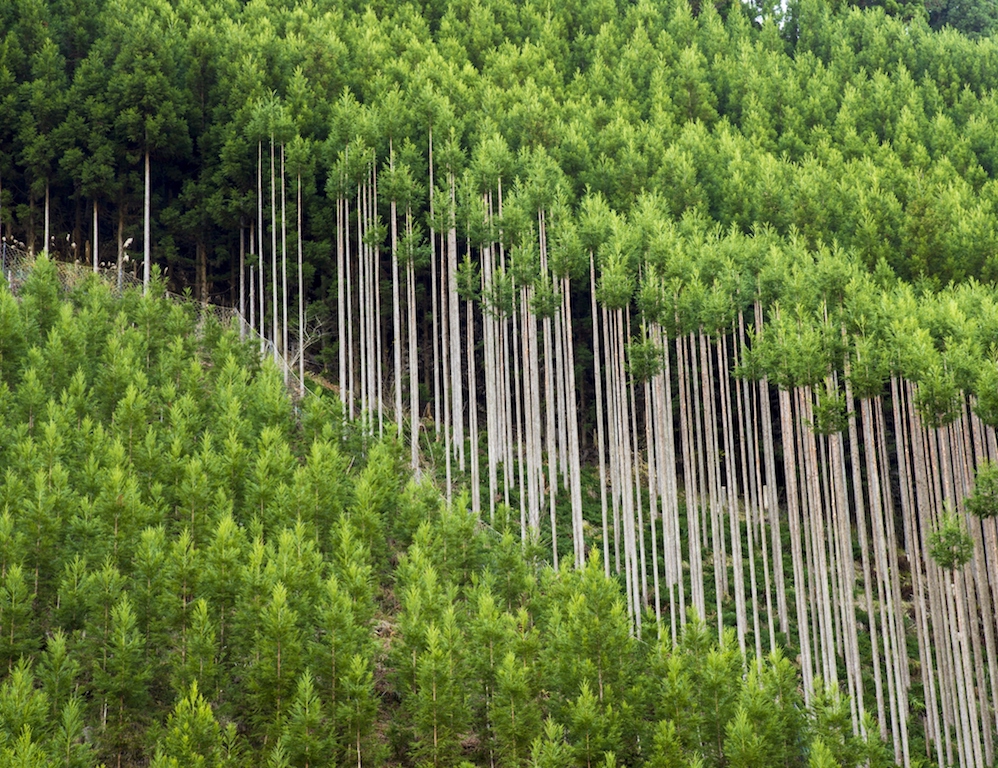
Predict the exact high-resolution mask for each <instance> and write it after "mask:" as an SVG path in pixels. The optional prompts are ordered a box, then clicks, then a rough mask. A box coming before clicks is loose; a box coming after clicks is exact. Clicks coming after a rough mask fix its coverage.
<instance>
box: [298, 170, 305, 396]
mask: <svg viewBox="0 0 998 768" xmlns="http://www.w3.org/2000/svg"><path fill="white" fill-rule="evenodd" d="M297 213H298V382H299V384H300V385H301V388H302V394H303V395H304V394H305V276H304V274H303V266H304V253H303V251H304V243H303V242H302V194H301V171H299V172H298V211H297Z"/></svg>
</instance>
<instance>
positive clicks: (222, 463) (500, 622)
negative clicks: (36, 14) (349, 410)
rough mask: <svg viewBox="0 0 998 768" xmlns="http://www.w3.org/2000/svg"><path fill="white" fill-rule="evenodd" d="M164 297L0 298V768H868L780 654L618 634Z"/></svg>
mask: <svg viewBox="0 0 998 768" xmlns="http://www.w3.org/2000/svg"><path fill="white" fill-rule="evenodd" d="M160 292H161V288H160V286H159V284H158V283H154V284H153V290H152V294H153V295H151V296H149V297H147V298H141V297H140V295H139V292H138V289H131V290H129V291H126V292H125V293H124V294H123V295H121V296H120V297H115V296H114V295H113V294H112V292H111V291H110V290H109V289H108V287H107V285H106V284H104V283H103V282H101V281H99V280H97V279H96V278H91V279H90V280H83V281H81V282H79V284H78V285H77V286H76V287H75V288H73V289H72V290H71V291H69V293H68V294H65V295H64V293H63V288H62V286H61V285H60V282H59V281H58V279H57V275H56V271H55V268H54V265H53V264H52V263H51V262H49V261H41V262H39V265H38V266H37V267H36V268H35V269H34V271H33V272H32V273H31V274H30V275H29V276H28V278H27V280H26V282H25V283H24V284H23V286H22V287H21V288H20V291H19V300H15V299H14V298H13V297H12V296H11V294H10V293H9V292H7V290H6V289H5V288H3V287H0V329H2V331H3V333H2V334H0V366H2V368H0V370H2V373H3V381H2V383H0V395H2V396H0V409H2V410H0V412H2V414H3V420H2V426H0V430H2V431H0V461H2V463H3V466H4V474H3V480H2V483H0V510H2V513H0V665H2V668H3V674H2V683H0V765H4V766H7V765H10V766H22V767H28V766H39V767H40V766H53V765H64V766H67V767H68V766H91V765H96V764H97V763H98V762H99V761H103V762H104V763H105V764H106V765H145V764H150V765H153V766H161V767H164V768H165V767H166V766H184V767H187V766H242V765H272V766H308V765H317V766H330V765H352V764H356V765H357V766H358V767H360V766H364V765H371V766H376V765H383V764H385V763H392V764H401V765H434V766H444V765H456V764H457V763H458V762H459V761H462V760H463V761H471V762H473V763H474V764H476V765H509V766H513V765H523V764H526V763H527V762H529V763H530V764H531V765H538V766H569V765H575V766H581V765H585V766H596V765H599V766H612V765H652V766H662V767H663V768H665V767H666V766H677V765H685V764H687V762H689V764H691V765H704V766H717V765H742V766H752V765H786V766H792V765H805V764H807V765H811V766H832V765H848V766H857V765H861V764H864V763H865V761H866V760H868V759H869V760H872V763H871V764H872V765H882V764H885V762H886V756H885V755H886V752H885V750H884V749H883V748H882V747H880V746H879V745H878V744H877V743H876V740H875V739H874V740H873V741H872V742H871V743H869V744H867V743H865V742H864V741H863V740H861V739H858V738H855V737H854V736H853V735H852V729H851V725H850V719H849V705H848V703H847V702H846V701H845V699H843V698H842V697H840V695H839V693H838V692H837V690H836V689H834V688H833V687H825V686H817V690H816V693H815V696H814V697H813V699H812V701H811V703H810V705H809V706H808V707H806V708H805V704H804V701H803V698H802V694H801V692H800V680H799V677H798V672H797V670H796V669H795V667H794V665H793V664H792V663H791V662H790V661H789V660H787V659H786V658H785V656H783V655H782V654H781V652H780V651H775V652H773V653H772V654H770V655H769V656H768V657H766V658H764V659H763V658H760V659H758V660H751V661H750V660H749V659H747V658H746V657H745V656H744V655H743V654H742V653H740V652H739V649H738V646H737V643H736V641H735V638H734V636H733V634H732V633H730V631H729V632H727V633H725V635H724V636H723V637H722V638H721V641H720V642H718V641H717V639H716V637H712V635H711V633H710V631H709V630H708V629H707V628H706V627H705V626H704V625H703V624H702V623H701V622H691V623H689V624H687V625H686V628H685V630H684V631H683V632H682V634H681V637H680V638H679V643H678V645H676V646H674V645H673V642H672V638H671V636H670V635H669V633H668V632H664V633H662V634H661V636H660V637H658V638H655V637H654V636H651V637H646V638H645V639H644V640H643V641H638V640H637V639H636V638H635V637H634V635H633V632H632V631H631V629H632V625H631V621H630V619H629V618H628V615H627V611H626V607H625V604H624V600H623V598H622V596H621V594H620V591H619V587H618V585H617V584H616V583H615V582H614V581H611V580H608V579H606V578H605V576H604V573H603V568H602V565H601V563H600V561H599V554H598V552H596V551H594V552H593V553H592V555H591V557H590V559H589V561H588V564H587V565H586V566H585V567H584V568H583V569H582V570H580V571H576V570H573V569H571V568H569V567H565V568H563V569H562V570H561V571H560V572H555V571H554V570H552V569H551V568H550V566H548V565H544V564H543V560H542V557H541V554H542V553H541V552H539V551H538V550H537V548H536V547H533V546H530V547H527V548H526V549H524V548H523V546H522V545H521V541H520V537H519V531H518V529H517V527H516V526H515V525H514V526H512V528H511V527H510V526H509V524H508V522H506V523H502V524H499V525H497V526H495V527H491V526H483V525H482V524H481V522H480V521H479V518H478V516H477V515H474V514H472V513H471V512H470V510H469V509H468V506H467V499H466V498H465V499H462V500H458V501H456V502H455V503H454V504H453V505H448V504H445V503H444V500H443V498H442V497H441V495H440V493H439V491H437V490H436V489H435V488H434V487H433V486H432V485H431V484H430V483H428V482H418V481H415V480H406V476H405V473H404V472H403V471H401V468H402V464H403V453H402V451H401V450H400V447H399V446H398V445H397V444H396V443H395V442H393V441H391V440H384V441H380V440H374V439H372V438H369V437H366V436H365V435H364V434H363V433H358V432H355V431H353V430H352V429H351V427H350V426H349V425H348V424H345V422H344V419H343V412H342V408H341V407H340V406H339V405H338V404H337V403H336V402H335V401H333V400H326V399H323V398H321V397H319V396H313V397H310V398H307V399H305V400H303V401H301V403H300V404H298V405H297V406H296V405H295V404H294V403H293V402H292V400H291V398H290V397H289V395H288V394H287V393H286V391H285V389H284V386H283V383H282V381H281V377H280V374H279V372H278V371H277V370H276V369H275V368H274V367H273V366H272V365H270V364H269V362H268V363H266V364H265V365H264V366H263V367H260V366H259V364H258V362H257V354H258V353H257V350H256V348H255V346H251V345H249V344H247V343H244V342H240V340H239V335H238V331H237V329H236V328H225V327H222V326H220V325H218V324H217V323H212V322H211V321H207V322H206V323H203V324H201V325H200V327H198V326H197V325H196V324H195V322H194V320H195V318H194V315H193V311H192V306H191V305H189V304H182V303H174V302H172V301H170V300H168V299H165V298H161V297H160V296H159V295H158V294H159V293H160ZM150 761H151V762H150Z"/></svg>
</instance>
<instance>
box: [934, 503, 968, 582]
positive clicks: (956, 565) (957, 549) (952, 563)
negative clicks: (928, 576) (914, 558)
mask: <svg viewBox="0 0 998 768" xmlns="http://www.w3.org/2000/svg"><path fill="white" fill-rule="evenodd" d="M929 554H930V555H931V556H932V559H933V560H935V561H936V564H937V565H938V566H939V567H940V568H942V569H943V570H945V571H955V570H958V569H960V568H963V566H965V565H966V564H967V563H968V562H969V561H970V558H971V557H973V556H974V540H973V539H972V538H971V537H970V534H969V533H968V532H967V529H966V527H965V526H964V524H963V521H962V520H961V519H960V517H959V516H957V515H956V513H954V512H947V513H946V514H944V515H943V516H942V517H941V518H940V519H939V521H938V523H937V525H936V527H935V530H933V531H932V532H931V533H930V534H929Z"/></svg>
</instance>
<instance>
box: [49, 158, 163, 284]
mask: <svg viewBox="0 0 998 768" xmlns="http://www.w3.org/2000/svg"><path fill="white" fill-rule="evenodd" d="M145 170H146V184H145V204H144V206H143V220H142V240H143V242H142V259H143V260H142V264H143V272H142V295H143V296H144V295H145V294H147V293H149V279H150V277H151V271H152V243H151V242H150V241H149V239H150V234H149V233H150V225H149V218H150V216H151V213H152V181H151V178H152V174H151V173H150V169H149V149H148V147H147V148H146V169H145ZM45 191H46V195H45V205H46V207H47V206H48V186H47V185H46V187H45ZM48 234H49V233H48V220H47V218H46V221H45V248H46V249H48V247H49V242H48Z"/></svg>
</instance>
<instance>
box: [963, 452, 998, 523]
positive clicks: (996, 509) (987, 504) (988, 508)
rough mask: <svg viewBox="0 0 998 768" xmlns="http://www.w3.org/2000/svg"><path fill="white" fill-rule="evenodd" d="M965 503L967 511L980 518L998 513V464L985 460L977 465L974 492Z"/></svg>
mask: <svg viewBox="0 0 998 768" xmlns="http://www.w3.org/2000/svg"><path fill="white" fill-rule="evenodd" d="M966 504H967V511H968V512H970V514H972V515H974V516H975V517H977V518H980V519H981V520H987V519H989V518H992V517H995V516H996V515H998V465H996V464H994V463H993V462H991V461H986V462H984V463H983V464H981V465H980V466H978V467H977V472H976V473H975V475H974V492H973V493H972V494H971V495H970V496H969V497H968V498H967V500H966Z"/></svg>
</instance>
